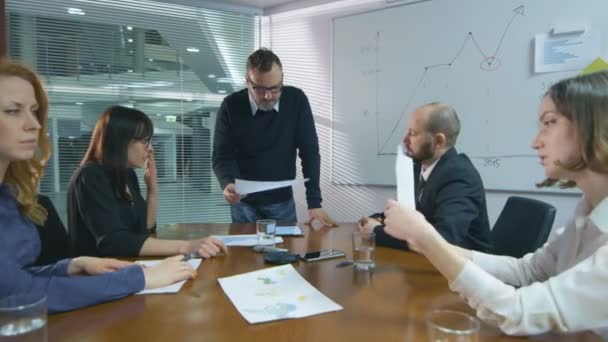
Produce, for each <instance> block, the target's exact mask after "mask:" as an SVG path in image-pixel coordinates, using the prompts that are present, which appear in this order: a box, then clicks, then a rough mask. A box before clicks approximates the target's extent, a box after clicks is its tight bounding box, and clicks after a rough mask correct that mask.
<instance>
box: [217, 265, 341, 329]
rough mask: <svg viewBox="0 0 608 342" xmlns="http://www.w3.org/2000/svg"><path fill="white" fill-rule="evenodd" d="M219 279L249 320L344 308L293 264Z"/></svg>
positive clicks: (231, 299) (265, 320)
mask: <svg viewBox="0 0 608 342" xmlns="http://www.w3.org/2000/svg"><path fill="white" fill-rule="evenodd" d="M218 281H219V283H220V285H221V286H222V289H223V290H224V293H226V295H227V296H228V298H229V299H230V301H231V302H232V304H233V305H234V306H235V307H236V309H237V310H238V312H239V313H240V314H241V315H242V316H243V318H245V320H247V322H249V323H261V322H268V321H274V320H279V319H287V318H300V317H306V316H312V315H317V314H321V313H325V312H330V311H338V310H342V307H341V306H340V305H338V304H336V303H335V302H333V301H332V300H331V299H329V298H327V297H326V296H325V295H324V294H322V293H321V292H319V290H317V289H316V288H315V287H313V286H312V285H310V283H308V282H307V281H306V279H304V278H302V276H301V275H300V274H299V273H298V272H297V271H296V270H295V269H294V268H293V266H291V265H289V264H288V265H283V266H277V267H271V268H266V269H263V270H259V271H254V272H249V273H243V274H239V275H235V276H232V277H226V278H220V279H218Z"/></svg>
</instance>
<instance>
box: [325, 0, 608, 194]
mask: <svg viewBox="0 0 608 342" xmlns="http://www.w3.org/2000/svg"><path fill="white" fill-rule="evenodd" d="M606 13H608V1H605V0H579V1H571V0H520V1H510V0H501V1H498V0H495V1H488V0H459V1H454V0H429V1H419V2H415V3H413V4H408V5H401V6H396V7H388V8H384V9H380V10H375V11H371V12H366V13H360V14H354V15H349V16H344V17H336V18H334V19H333V32H332V34H333V36H332V40H333V65H332V72H333V121H332V125H333V126H332V134H333V136H332V181H333V182H334V183H337V184H370V185H394V184H395V171H394V170H395V167H394V165H395V153H396V149H397V145H398V144H399V143H400V142H401V141H402V137H403V134H404V132H405V129H406V125H407V120H408V117H409V114H410V112H412V111H413V110H414V109H415V108H416V107H418V106H420V105H422V104H425V103H428V102H432V101H441V102H445V103H447V104H450V105H452V106H453V107H454V108H455V109H456V111H457V112H458V114H459V117H460V120H461V132H460V136H459V138H458V142H457V144H456V148H457V149H458V151H459V152H464V153H466V154H467V155H468V156H469V157H470V158H471V160H472V161H473V163H474V164H475V166H476V167H477V169H478V170H479V172H480V174H481V176H482V179H483V181H484V186H485V187H486V189H497V190H510V191H538V189H537V188H536V187H535V185H534V184H535V183H536V182H539V181H541V180H543V179H544V172H543V169H542V167H541V165H540V163H539V160H538V158H537V156H536V153H535V151H534V150H532V148H531V143H532V139H533V138H534V136H535V134H536V130H537V127H538V125H537V116H536V115H537V114H536V113H537V109H538V105H539V102H540V99H541V97H542V95H543V93H544V92H545V91H546V89H547V88H548V86H549V85H551V84H552V83H553V82H555V81H556V80H559V79H562V78H564V77H568V76H572V75H574V74H576V73H577V71H567V72H556V73H544V74H536V73H534V36H535V35H536V34H540V33H550V32H551V30H552V28H553V27H555V26H556V25H569V26H572V25H574V26H576V25H578V26H581V25H582V26H583V27H587V33H588V32H594V33H596V34H599V35H600V36H601V45H602V47H601V51H603V52H604V53H603V54H604V55H605V51H606V32H608V30H607V29H608V20H605V16H606ZM596 57H599V56H596ZM604 57H605V56H604ZM544 191H547V190H544Z"/></svg>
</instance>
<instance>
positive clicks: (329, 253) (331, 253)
mask: <svg viewBox="0 0 608 342" xmlns="http://www.w3.org/2000/svg"><path fill="white" fill-rule="evenodd" d="M343 256H344V252H342V251H339V250H336V249H325V250H322V251H315V252H308V253H306V254H304V255H303V256H302V258H303V259H304V261H319V260H325V259H332V258H340V257H343Z"/></svg>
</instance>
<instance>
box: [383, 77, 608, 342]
mask: <svg viewBox="0 0 608 342" xmlns="http://www.w3.org/2000/svg"><path fill="white" fill-rule="evenodd" d="M538 121H539V131H538V134H537V135H536V138H535V139H534V141H533V143H532V147H533V148H534V149H535V150H536V151H537V153H538V155H539V157H540V162H541V164H542V165H543V167H544V169H545V174H546V177H547V179H546V180H545V181H544V182H543V183H541V184H539V186H547V185H552V184H555V183H558V182H559V183H560V185H561V186H562V187H572V186H576V187H578V188H579V189H580V190H581V191H582V192H583V197H582V199H581V201H580V203H579V204H578V206H577V208H576V210H575V212H574V216H573V218H572V219H571V220H570V221H569V222H568V223H567V224H566V226H565V227H563V228H561V229H559V230H558V231H556V232H555V233H554V234H552V236H551V238H550V239H549V241H548V242H547V243H546V244H545V245H544V246H543V247H542V248H540V249H539V250H537V251H536V252H535V253H530V254H528V255H526V256H524V257H523V258H521V259H516V258H512V257H507V256H495V255H488V254H484V253H480V252H476V251H470V250H465V249H462V248H459V247H457V246H453V245H451V244H449V243H448V242H446V241H445V240H444V239H443V238H442V237H441V235H439V234H438V233H437V231H436V230H435V229H434V228H433V227H432V226H431V225H430V224H429V223H428V222H427V221H426V220H425V219H424V216H423V215H422V214H420V213H419V212H417V211H415V210H414V209H410V208H405V207H401V206H400V205H399V203H398V202H395V201H389V203H388V205H387V209H386V212H385V215H386V220H385V224H386V228H385V231H386V232H387V233H388V234H391V235H393V236H394V237H396V238H399V239H402V240H405V241H407V242H408V244H409V245H410V246H411V247H412V248H413V249H414V250H416V251H418V252H420V253H421V254H423V255H425V256H426V257H427V258H428V259H429V260H430V261H431V262H432V263H433V265H435V267H436V268H437V269H438V270H439V271H440V272H441V273H442V274H443V275H444V276H445V277H446V278H447V279H448V281H449V283H450V288H451V289H452V290H454V291H456V292H458V293H460V294H461V295H462V296H463V297H465V298H466V299H467V301H468V302H469V304H470V305H471V306H472V307H473V308H475V309H476V311H477V315H478V317H479V318H481V319H482V320H484V321H486V322H488V323H490V324H494V325H496V326H498V327H499V328H500V329H501V330H502V331H504V332H505V333H507V334H513V335H528V334H539V333H543V332H547V331H556V332H574V331H582V330H593V331H595V332H596V333H598V334H600V335H601V336H602V337H604V338H608V72H598V73H594V74H589V75H584V76H578V77H574V78H570V79H565V80H562V81H560V82H558V83H556V84H554V85H553V86H552V87H551V88H550V89H549V90H548V91H547V93H546V94H545V96H544V98H543V99H542V102H541V104H540V108H539V111H538Z"/></svg>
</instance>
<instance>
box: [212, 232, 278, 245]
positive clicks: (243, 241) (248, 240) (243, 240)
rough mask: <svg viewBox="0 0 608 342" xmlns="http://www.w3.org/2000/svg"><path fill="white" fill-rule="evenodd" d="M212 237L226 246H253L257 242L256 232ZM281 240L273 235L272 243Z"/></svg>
mask: <svg viewBox="0 0 608 342" xmlns="http://www.w3.org/2000/svg"><path fill="white" fill-rule="evenodd" d="M213 237H214V238H216V239H218V240H222V241H223V242H224V245H226V246H255V245H257V244H258V236H257V234H247V235H213ZM281 242H283V238H282V237H280V236H275V237H274V243H281Z"/></svg>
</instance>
